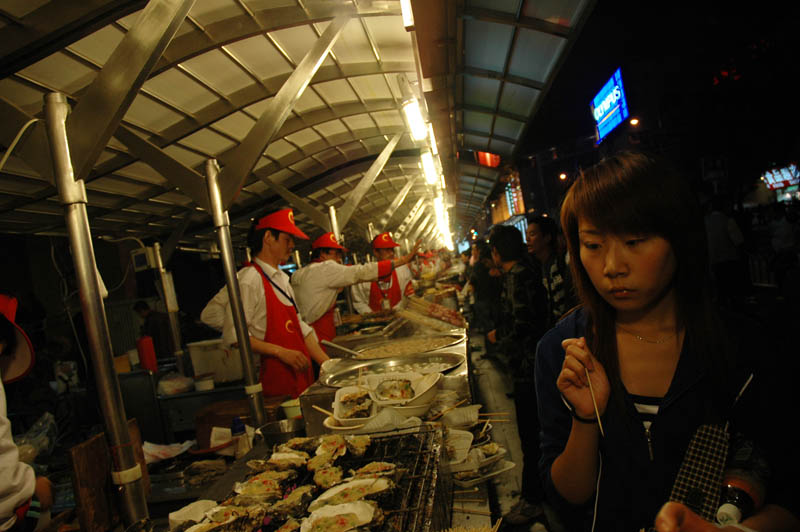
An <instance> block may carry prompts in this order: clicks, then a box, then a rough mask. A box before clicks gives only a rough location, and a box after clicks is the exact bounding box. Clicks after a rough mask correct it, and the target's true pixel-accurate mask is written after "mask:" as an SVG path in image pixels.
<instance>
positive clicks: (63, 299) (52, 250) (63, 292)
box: [50, 238, 89, 376]
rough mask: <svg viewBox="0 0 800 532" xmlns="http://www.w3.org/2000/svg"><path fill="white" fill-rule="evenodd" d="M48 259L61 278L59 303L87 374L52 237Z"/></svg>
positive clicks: (87, 369)
mask: <svg viewBox="0 0 800 532" xmlns="http://www.w3.org/2000/svg"><path fill="white" fill-rule="evenodd" d="M50 259H51V260H52V261H53V267H54V268H55V270H56V273H58V276H59V278H60V279H61V303H62V304H63V305H64V311H65V312H66V313H67V320H69V324H70V326H71V328H72V335H73V336H74V338H75V345H77V346H78V352H79V353H80V355H81V361H82V362H83V371H84V374H85V375H87V376H88V375H89V363H88V362H87V361H86V353H84V351H83V346H82V345H81V340H80V338H79V337H78V329H77V327H75V321H74V320H73V319H72V312H70V309H69V297H70V296H69V294H68V293H67V290H69V288H68V286H67V279H66V277H64V274H63V273H62V272H61V269H60V268H59V267H58V262H56V248H55V246H54V245H53V239H52V238H51V239H50Z"/></svg>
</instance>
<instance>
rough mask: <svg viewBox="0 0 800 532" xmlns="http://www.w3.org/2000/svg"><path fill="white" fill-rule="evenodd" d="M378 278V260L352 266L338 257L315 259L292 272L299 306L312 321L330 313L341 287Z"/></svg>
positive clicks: (306, 317)
mask: <svg viewBox="0 0 800 532" xmlns="http://www.w3.org/2000/svg"><path fill="white" fill-rule="evenodd" d="M377 277H378V263H377V262H372V263H369V264H354V265H352V266H346V265H344V264H339V263H338V262H336V261H335V260H326V261H323V262H312V263H310V264H307V265H306V266H303V267H302V268H300V269H299V270H297V271H296V272H294V273H293V274H292V288H294V293H295V295H296V296H297V298H296V299H295V301H296V302H297V308H299V309H300V313H301V314H302V315H303V316H304V317H305V319H307V320H308V322H309V323H314V322H315V321H317V320H318V319H320V318H321V317H322V316H323V315H324V314H325V313H326V312H328V310H329V309H330V308H331V306H332V305H333V303H334V301H336V296H337V295H338V294H339V290H340V289H341V288H344V287H345V286H351V285H353V284H356V283H360V282H362V281H368V280H370V279H375V278H377Z"/></svg>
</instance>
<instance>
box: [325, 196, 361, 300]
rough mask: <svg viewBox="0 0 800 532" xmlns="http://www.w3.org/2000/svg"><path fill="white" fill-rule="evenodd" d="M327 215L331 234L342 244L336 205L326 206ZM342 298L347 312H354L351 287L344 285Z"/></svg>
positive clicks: (342, 239)
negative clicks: (345, 302)
mask: <svg viewBox="0 0 800 532" xmlns="http://www.w3.org/2000/svg"><path fill="white" fill-rule="evenodd" d="M328 217H329V218H330V222H331V231H333V236H334V237H335V238H336V241H337V242H338V243H339V244H341V245H342V246H344V238H342V232H341V231H340V230H339V220H338V219H337V218H336V207H334V206H333V205H329V206H328ZM344 298H345V301H347V312H348V313H350V314H355V307H353V291H352V290H351V287H349V286H346V287H345V289H344Z"/></svg>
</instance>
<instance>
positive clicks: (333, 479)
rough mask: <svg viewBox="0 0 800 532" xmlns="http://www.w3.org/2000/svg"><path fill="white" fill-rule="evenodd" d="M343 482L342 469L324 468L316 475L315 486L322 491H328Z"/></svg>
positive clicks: (334, 467)
mask: <svg viewBox="0 0 800 532" xmlns="http://www.w3.org/2000/svg"><path fill="white" fill-rule="evenodd" d="M341 481H342V468H341V467H336V466H333V467H323V468H322V469H318V470H317V472H316V473H314V484H316V485H317V486H319V487H320V488H322V489H328V488H330V487H333V486H335V485H336V484H338V483H339V482H341Z"/></svg>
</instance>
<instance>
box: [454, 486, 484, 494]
mask: <svg viewBox="0 0 800 532" xmlns="http://www.w3.org/2000/svg"><path fill="white" fill-rule="evenodd" d="M476 491H479V490H478V488H472V489H470V490H455V491H453V495H460V494H463V493H475V492H476Z"/></svg>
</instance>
